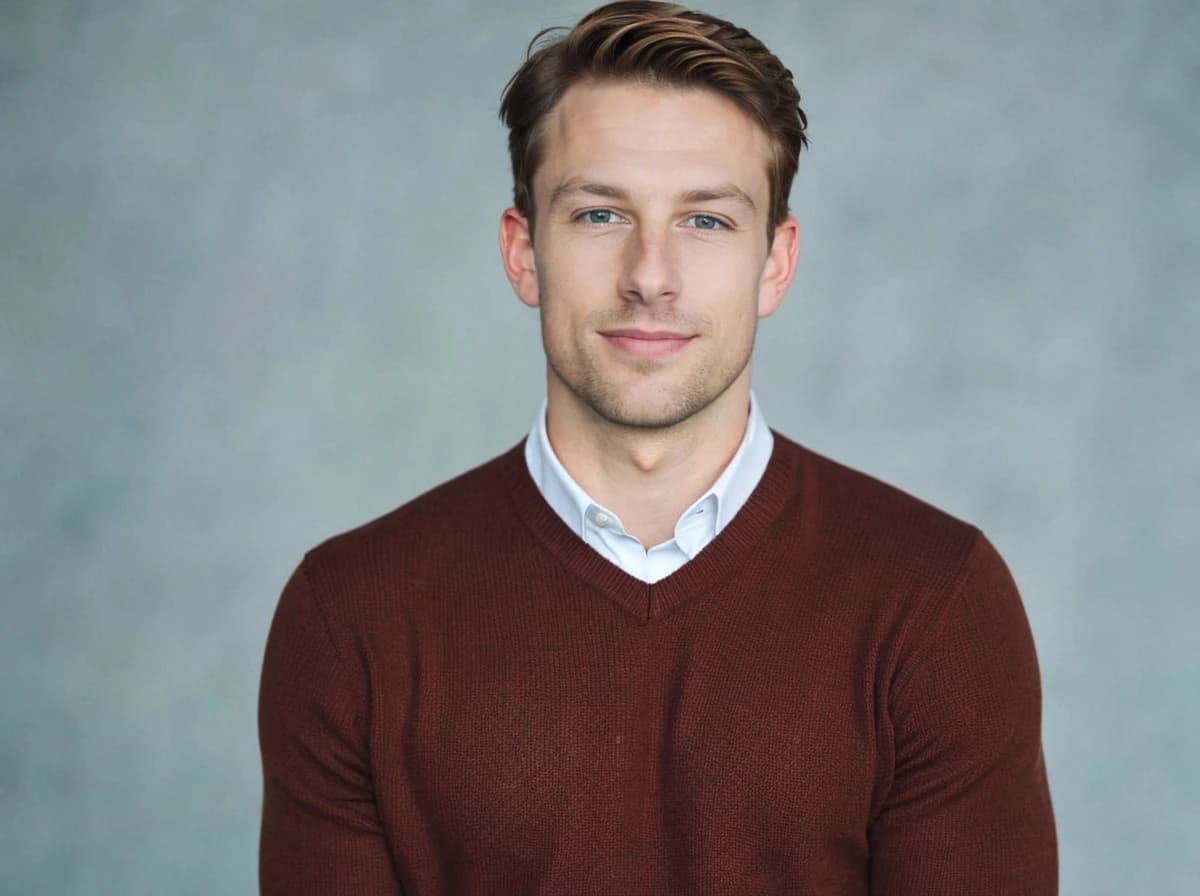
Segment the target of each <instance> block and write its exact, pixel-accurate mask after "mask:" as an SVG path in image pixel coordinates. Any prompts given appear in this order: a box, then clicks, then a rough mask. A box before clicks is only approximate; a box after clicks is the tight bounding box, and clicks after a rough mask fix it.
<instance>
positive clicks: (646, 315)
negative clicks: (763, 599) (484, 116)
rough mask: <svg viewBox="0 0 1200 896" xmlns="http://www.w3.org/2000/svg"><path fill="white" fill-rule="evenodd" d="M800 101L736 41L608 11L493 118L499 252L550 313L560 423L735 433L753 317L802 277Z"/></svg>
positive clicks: (545, 321)
mask: <svg viewBox="0 0 1200 896" xmlns="http://www.w3.org/2000/svg"><path fill="white" fill-rule="evenodd" d="M797 100H798V96H797V93H796V90H795V88H794V86H793V85H792V82H791V75H790V74H789V73H788V72H787V70H786V69H785V68H784V67H783V65H782V64H781V63H780V62H779V61H778V60H777V59H776V58H775V57H774V56H773V55H771V54H770V53H769V52H768V51H767V50H766V49H765V48H764V47H763V46H762V45H761V44H760V43H759V42H758V41H757V40H755V39H754V38H753V37H751V36H750V35H749V34H747V33H746V32H745V31H744V30H742V29H739V28H736V27H735V26H733V25H730V24H729V23H727V22H722V21H720V20H718V19H713V18H711V17H709V16H704V15H701V14H699V13H693V12H689V11H687V10H685V9H683V8H681V7H678V6H673V5H669V4H664V3H647V2H622V3H614V4H611V5H609V6H606V7H602V8H601V9H599V10H596V11H595V12H593V13H591V14H590V15H588V16H586V17H585V18H584V19H583V20H582V21H581V22H580V23H579V24H578V25H576V26H575V28H574V29H572V30H571V31H570V32H569V33H568V34H567V35H566V37H565V38H563V40H562V41H560V42H559V43H557V44H553V45H550V46H546V47H543V48H541V49H540V50H537V51H536V52H534V53H533V54H532V55H531V56H530V58H529V59H528V60H527V62H526V63H525V65H524V66H523V67H522V69H521V70H520V71H519V72H518V73H517V75H516V77H514V79H513V80H512V82H510V84H509V87H508V89H507V91H506V93H505V97H504V102H503V106H502V114H503V115H504V117H505V120H506V121H508V123H509V125H510V127H511V129H512V131H511V134H510V147H511V150H512V154H513V168H514V178H515V187H514V194H515V207H514V208H512V209H509V210H507V211H506V212H505V213H504V216H503V217H502V219H501V248H502V255H503V258H504V263H505V268H506V272H507V273H508V276H509V279H510V281H511V282H512V284H513V288H514V289H515V291H516V292H517V295H518V296H519V297H520V298H521V300H522V301H523V302H525V303H526V304H528V305H531V306H537V307H539V308H540V310H541V321H542V338H543V343H544V346H545V350H546V358H547V362H548V369H549V370H548V372H549V380H548V389H549V398H550V406H551V411H552V416H554V415H557V414H561V413H563V411H560V410H559V409H560V408H564V407H567V408H568V409H569V408H574V410H575V411H576V412H578V414H582V415H583V417H582V418H581V417H579V416H578V414H577V415H576V417H575V419H576V420H579V419H589V418H590V419H597V418H598V419H601V420H604V421H607V422H609V423H612V424H616V425H619V426H626V427H638V428H665V427H671V426H674V425H676V424H679V423H682V422H684V421H686V420H689V419H691V418H693V417H695V416H696V415H697V414H700V413H701V412H703V411H705V410H706V409H710V408H711V409H712V412H713V413H717V414H720V410H721V409H722V408H724V410H725V411H726V412H727V413H728V415H729V419H730V420H732V419H735V418H736V416H737V411H736V409H737V408H738V407H739V406H740V408H741V411H740V413H741V414H742V415H743V416H742V420H743V421H744V413H745V400H746V396H747V394H748V391H749V361H750V354H751V351H752V349H753V345H754V335H755V328H756V324H757V319H758V318H759V317H765V316H766V315H768V314H770V313H771V312H772V311H774V310H775V308H776V307H778V305H779V302H780V301H781V300H782V298H783V293H784V291H785V290H786V289H787V285H788V283H790V281H791V277H792V274H793V272H794V269H795V258H796V251H797V244H798V236H797V225H796V222H795V220H794V219H792V218H791V217H790V216H789V215H788V213H787V195H788V190H789V188H790V184H791V180H792V176H793V175H794V173H795V169H796V159H797V154H798V152H799V149H800V147H801V146H802V145H803V144H804V124H805V122H804V117H803V114H802V113H801V112H800V109H799V106H798V105H797ZM535 218H536V222H537V226H536V236H535V228H534V220H535ZM568 406H569V407H568ZM712 419H716V418H712Z"/></svg>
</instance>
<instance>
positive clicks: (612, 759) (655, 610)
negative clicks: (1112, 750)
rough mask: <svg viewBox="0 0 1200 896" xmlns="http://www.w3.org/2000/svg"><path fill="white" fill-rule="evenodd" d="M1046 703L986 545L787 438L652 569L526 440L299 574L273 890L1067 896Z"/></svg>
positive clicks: (265, 700) (268, 687) (280, 643)
mask: <svg viewBox="0 0 1200 896" xmlns="http://www.w3.org/2000/svg"><path fill="white" fill-rule="evenodd" d="M1040 716H1041V695H1040V687H1039V680H1038V669H1037V660H1036V658H1035V656H1034V648H1033V641H1032V638H1031V636H1030V631H1029V626H1028V623H1027V621H1026V618H1025V614H1024V611H1023V609H1022V607H1021V602H1020V598H1019V597H1018V595H1017V591H1016V589H1015V587H1014V585H1013V582H1012V579H1011V578H1010V576H1009V574H1008V571H1007V570H1006V569H1005V566H1004V563H1003V561H1002V560H1001V559H1000V557H999V556H998V555H997V554H996V551H995V550H994V549H993V548H992V546H991V545H990V544H989V543H988V541H987V540H986V539H985V538H984V537H983V536H982V535H981V534H980V533H979V532H978V531H977V530H975V529H973V528H971V527H969V526H967V525H965V524H963V523H961V522H959V521H957V520H955V519H953V518H951V517H949V516H947V515H945V514H943V513H941V512H940V511H938V510H935V509H933V508H931V507H929V506H928V505H926V504H923V503H921V502H919V501H917V500H915V499H914V498H911V497H909V496H908V495H905V494H903V493H902V492H900V491H897V490H895V489H893V488H891V487H889V486H886V485H883V484H881V483H879V482H877V481H875V480H873V479H871V478H869V477H867V476H864V475H862V474H861V473H857V472H854V471H852V470H849V469H847V468H845V467H842V466H840V465H838V464H836V463H834V462H832V461H830V460H827V459H825V458H823V457H821V456H819V455H816V454H814V453H812V452H810V451H808V450H806V449H804V448H802V447H800V446H799V445H796V444H795V443H793V442H790V441H788V440H787V439H785V438H783V437H782V436H779V435H776V441H775V451H774V455H773V456H772V458H771V463H770V465H769V466H768V468H767V471H766V473H765V474H764V476H763V479H762V481H761V483H760V484H759V486H758V488H757V489H756V490H755V492H754V494H753V495H752V496H751V498H750V500H749V501H748V502H747V504H746V505H745V506H744V507H743V508H742V510H741V511H740V512H739V513H738V514H737V516H736V517H735V518H734V519H733V520H732V521H731V522H730V523H729V525H728V526H727V527H726V528H725V529H724V530H723V531H722V532H721V533H720V535H718V536H717V538H716V540H715V541H713V542H712V543H711V544H710V545H709V546H708V547H707V548H705V549H704V551H702V552H701V553H700V554H699V555H697V556H696V557H695V558H694V559H693V560H691V561H690V562H689V563H687V564H686V565H685V566H683V567H682V568H681V569H680V570H679V571H678V572H676V573H675V574H673V575H671V576H669V577H668V578H666V579H663V580H661V581H659V582H657V583H655V584H652V585H648V584H646V583H644V582H642V581H639V580H637V579H635V578H633V577H631V576H629V575H627V574H625V573H624V572H622V571H621V570H620V569H618V568H617V567H616V566H613V565H612V564H610V563H609V562H608V561H607V560H605V559H603V558H602V557H601V556H600V555H598V554H597V553H595V552H594V551H593V550H592V549H591V548H589V547H587V546H586V545H585V544H584V543H583V542H582V541H581V540H580V539H579V538H578V537H577V536H576V535H575V534H574V533H572V532H571V531H570V530H569V529H568V528H567V527H566V526H565V525H564V524H563V522H562V521H561V520H560V519H559V518H558V517H557V516H556V515H555V513H554V511H553V510H552V509H551V508H550V507H549V506H548V505H547V504H546V503H545V502H544V501H543V500H542V497H541V495H540V494H539V493H538V491H537V488H536V486H535V485H534V483H533V482H532V480H531V479H530V478H529V475H528V473H527V472H526V469H525V464H524V459H523V454H522V450H521V447H520V446H518V447H517V448H515V449H513V450H512V451H510V452H508V453H507V454H505V455H503V456H501V457H499V458H497V459H496V460H493V461H491V462H490V463H488V464H485V465H484V466H482V467H479V468H478V469H475V470H473V471H471V472H469V473H466V474H464V475H463V476H460V477H458V478H457V479H454V480H453V481H451V482H448V483H446V484H445V485H442V486H440V487H438V488H436V489H434V490H433V491H431V492H429V493H427V494H425V495H424V496H422V497H420V498H417V499H416V500H415V501H412V502H411V503H409V504H407V505H405V506H404V507H401V508H400V509H398V510H396V511H393V512H392V513H390V514H388V515H387V516H384V517H382V518H380V519H378V520H376V521H374V522H372V523H370V524H368V525H366V526H364V527H362V528H359V529H356V530H354V531H352V532H349V533H346V534H344V535H340V536H338V537H336V538H334V539H332V540H330V541H328V542H326V543H325V544H323V545H321V546H320V547H318V548H316V549H314V550H313V551H311V552H310V553H309V554H308V555H307V556H306V557H305V559H304V561H303V562H302V563H301V565H300V567H299V568H298V569H297V570H296V572H295V574H294V575H293V576H292V578H291V580H290V581H289V582H288V584H287V587H286V588H285V590H284V592H283V596H282V597H281V599H280V602H279V608H278V610H277V612H276V615H275V620H274V623H273V625H272V627H271V634H270V637H269V640H268V644H267V651H266V659H265V664H264V668H263V678H262V692H261V702H260V737H261V743H262V753H263V765H264V769H265V794H264V805H263V822H262V843H261V855H260V877H261V883H262V889H263V892H264V893H269V894H277V893H278V894H289V896H306V894H311V896H327V894H355V896H376V894H397V893H406V894H410V896H435V894H488V896H496V894H518V893H538V894H593V893H594V894H629V896H643V894H644V896H652V894H693V893H695V894H700V893H703V894H739V896H742V894H820V896H859V894H886V896H908V894H911V896H941V894H945V896H1001V894H1013V896H1016V894H1020V896H1043V894H1052V893H1055V892H1056V891H1057V871H1056V854H1055V833H1054V820H1053V815H1052V812H1051V806H1050V796H1049V792H1048V790H1047V786H1046V775H1045V768H1044V765H1043V761H1042V750H1041V738H1040V723H1041V719H1040Z"/></svg>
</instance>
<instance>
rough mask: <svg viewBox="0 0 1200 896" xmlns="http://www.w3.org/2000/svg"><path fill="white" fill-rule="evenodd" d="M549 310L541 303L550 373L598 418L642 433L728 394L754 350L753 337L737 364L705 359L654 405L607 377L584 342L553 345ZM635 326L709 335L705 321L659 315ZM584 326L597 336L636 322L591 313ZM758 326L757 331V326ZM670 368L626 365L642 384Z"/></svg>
mask: <svg viewBox="0 0 1200 896" xmlns="http://www.w3.org/2000/svg"><path fill="white" fill-rule="evenodd" d="M547 307H548V305H547V303H546V302H545V301H543V303H542V306H541V324H542V345H543V347H544V348H545V352H546V361H547V364H548V365H549V367H550V370H551V373H552V374H553V376H555V377H556V378H557V379H558V380H559V382H561V383H562V384H563V385H564V386H565V387H566V388H567V389H568V390H569V391H570V392H571V393H572V394H574V395H575V397H576V398H578V399H579V400H580V401H581V402H583V403H584V404H585V405H587V407H588V408H590V409H591V411H592V412H593V413H594V414H596V415H597V416H598V417H600V418H601V419H602V420H604V421H606V422H607V423H610V424H612V425H614V426H619V427H623V428H629V429H639V430H647V429H652V430H661V429H670V428H672V427H675V426H678V425H680V424H681V423H684V422H685V421H687V420H689V419H691V418H692V417H694V416H695V415H696V414H699V413H700V412H701V411H703V410H704V409H705V408H707V407H709V406H710V405H711V404H713V402H715V401H716V400H717V399H719V398H720V397H721V396H722V395H724V394H725V392H726V391H728V389H729V388H730V386H732V385H733V384H734V383H735V382H736V381H737V379H738V377H739V376H741V374H742V372H743V371H744V370H745V369H746V366H747V365H748V364H749V363H750V356H751V350H752V349H753V345H754V337H753V334H752V335H751V339H750V342H749V345H748V347H747V348H746V350H745V351H744V353H743V354H742V355H741V356H739V357H738V358H736V359H734V362H733V363H731V364H728V365H726V366H724V367H720V366H718V361H717V359H712V358H704V357H701V358H700V359H698V360H697V361H695V362H694V363H693V366H692V369H691V370H689V371H688V372H687V375H686V376H685V377H684V379H683V381H682V382H679V383H664V384H663V387H662V388H661V390H659V391H660V394H659V396H658V397H656V399H655V400H653V401H648V400H645V399H642V400H635V399H633V398H632V397H631V396H630V395H629V394H628V393H629V392H630V391H632V390H631V389H630V388H629V387H628V386H627V385H624V384H622V383H619V382H617V381H615V380H613V379H611V378H608V377H606V376H605V375H604V373H603V369H602V366H603V365H602V363H601V360H602V359H601V358H600V357H599V356H598V352H596V351H595V350H593V349H592V348H590V347H589V346H588V345H586V344H585V342H584V338H585V337H583V336H582V335H580V334H579V333H574V332H572V333H571V334H569V336H568V342H567V344H566V346H564V347H560V346H559V345H558V344H556V343H555V340H554V339H553V337H552V334H553V331H554V328H553V327H552V326H551V322H550V321H549V319H548V318H549V316H550V315H552V314H553V312H552V311H551V312H547V310H546V309H547ZM550 307H552V306H550ZM636 323H637V325H640V326H659V327H662V328H664V329H681V330H686V331H687V332H694V333H699V334H701V335H700V336H699V337H698V338H700V339H704V338H705V336H706V334H707V333H708V332H710V327H709V325H708V321H707V319H705V318H688V319H684V318H682V317H680V316H678V315H657V316H655V317H654V318H652V319H651V320H649V321H647V320H646V319H644V318H643V319H641V320H640V321H638V322H636ZM585 324H586V326H585V328H584V332H585V333H594V332H595V331H596V330H598V329H607V328H616V327H621V326H632V325H634V324H635V322H634V321H631V320H625V319H622V317H621V316H620V315H618V314H612V313H607V312H593V313H592V314H589V315H588V317H587V318H586V320H585ZM755 326H756V327H757V321H755ZM695 348H696V347H695V346H688V347H685V348H684V349H683V351H684V352H688V351H694V350H695ZM667 363H670V362H664V361H659V360H657V359H653V358H647V359H642V360H631V361H628V362H626V365H625V367H626V369H627V370H629V371H631V372H632V374H633V377H634V378H635V379H638V378H642V377H651V376H653V375H654V374H655V373H656V372H658V371H660V370H662V369H663V367H664V366H665V365H666V364H667ZM676 363H677V362H676ZM638 391H639V392H640V391H643V390H640V389H639V390H638Z"/></svg>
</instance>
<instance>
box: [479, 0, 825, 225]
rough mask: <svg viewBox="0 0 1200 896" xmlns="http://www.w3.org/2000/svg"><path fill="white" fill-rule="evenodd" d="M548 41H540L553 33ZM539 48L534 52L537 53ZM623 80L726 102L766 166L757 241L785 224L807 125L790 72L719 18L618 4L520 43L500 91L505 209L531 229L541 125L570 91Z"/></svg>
mask: <svg viewBox="0 0 1200 896" xmlns="http://www.w3.org/2000/svg"><path fill="white" fill-rule="evenodd" d="M561 31H566V34H565V35H561V36H560V37H559V38H558V39H552V40H550V41H548V42H547V41H545V39H546V38H547V37H548V36H551V35H553V34H554V33H555V32H561ZM539 45H540V46H539ZM585 81H590V82H601V83H603V82H606V81H609V82H612V81H618V82H619V81H632V82H634V83H640V84H648V85H663V86H668V87H682V88H701V89H705V90H711V91H714V92H715V93H718V94H720V95H721V96H724V97H727V98H728V99H730V100H732V101H733V102H734V103H735V104H736V105H737V106H738V108H740V109H741V110H742V111H743V112H745V113H746V114H748V115H749V116H750V117H751V118H752V119H753V120H754V121H755V122H757V123H758V125H759V126H760V127H761V128H762V129H763V131H764V132H765V133H766V134H767V137H768V138H769V142H770V147H771V157H770V160H769V162H768V165H767V181H768V184H769V187H770V194H771V202H770V209H769V214H768V216H767V217H768V221H767V235H768V237H771V236H773V235H774V231H775V227H776V226H778V225H779V224H780V223H782V222H783V220H784V219H785V218H786V217H787V215H788V194H789V192H790V191H791V188H792V178H793V177H795V174H796V165H797V162H798V160H799V157H800V150H801V149H803V148H804V147H805V146H807V145H808V138H807V136H806V134H805V129H806V128H807V126H808V119H807V118H806V117H805V115H804V110H803V109H801V108H800V93H799V91H797V90H796V86H795V84H793V83H792V73H791V72H790V71H789V70H788V69H787V68H786V67H785V66H784V64H783V63H782V62H780V61H779V59H778V57H776V56H775V54H774V53H772V52H771V51H770V50H768V49H767V48H766V47H765V46H763V44H762V42H761V41H759V40H758V38H756V37H754V35H752V34H750V32H748V31H746V29H744V28H739V27H737V26H736V25H733V24H732V23H730V22H727V21H725V20H724V19H718V18H716V17H714V16H710V15H707V14H705V13H701V12H695V11H694V10H690V9H687V8H686V7H683V6H677V5H676V4H674V3H658V2H652V0H618V2H616V3H609V4H607V5H605V6H601V7H599V8H598V9H595V10H593V11H592V12H590V13H588V14H587V15H586V16H584V17H583V18H582V19H580V20H579V23H578V24H576V25H575V27H574V28H571V29H570V30H567V29H565V28H547V29H545V30H543V31H540V32H539V33H538V34H537V35H535V36H534V38H533V40H532V41H530V43H529V48H528V50H527V52H526V58H525V62H524V64H522V66H521V67H520V68H519V69H518V70H517V73H516V74H515V75H513V77H512V79H511V80H510V81H509V82H508V84H507V86H505V88H504V93H503V96H502V98H501V101H500V119H501V120H502V121H503V122H504V124H505V125H506V126H507V127H508V151H509V155H510V156H511V158H512V172H513V205H514V206H516V209H517V211H519V212H520V213H521V214H522V215H524V216H525V217H526V218H527V219H528V220H529V222H530V225H531V226H532V225H533V220H534V214H533V213H534V206H533V177H534V174H535V173H536V172H537V170H538V166H539V165H540V164H541V162H542V158H543V156H544V153H545V147H544V145H543V138H544V130H545V123H546V119H547V118H548V116H549V115H550V113H551V112H552V111H553V109H554V107H555V106H556V105H557V104H558V101H559V100H560V99H562V96H563V94H564V93H565V92H566V91H567V89H568V88H569V87H571V86H573V85H575V84H578V83H580V82H585Z"/></svg>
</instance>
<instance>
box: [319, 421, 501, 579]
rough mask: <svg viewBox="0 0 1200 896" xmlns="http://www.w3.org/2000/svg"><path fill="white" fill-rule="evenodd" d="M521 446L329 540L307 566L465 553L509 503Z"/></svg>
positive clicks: (322, 544) (326, 565)
mask: <svg viewBox="0 0 1200 896" xmlns="http://www.w3.org/2000/svg"><path fill="white" fill-rule="evenodd" d="M522 447H523V443H518V444H517V445H516V446H515V447H513V448H511V449H509V450H508V451H506V452H504V453H503V454H500V455H498V456H496V457H493V458H491V459H490V460H488V461H485V462H484V463H482V464H480V465H478V466H476V467H474V468H472V469H470V470H467V471H466V472H464V473H460V474H459V475H457V476H455V477H453V478H452V479H449V480H447V481H445V482H443V483H441V484H440V485H437V486H434V487H433V488H431V489H429V490H428V491H426V492H424V493H423V494H421V495H418V496H417V497H415V498H413V499H411V500H410V501H407V502H406V503H404V504H402V505H400V506H399V507H396V508H395V509H394V510H391V511H388V512H387V513H385V514H383V515H381V516H379V517H376V518H375V519H373V520H370V521H369V522H366V523H363V524H361V525H359V526H356V527H354V528H353V529H349V530H347V531H345V532H341V533H339V534H337V535H334V536H332V537H330V538H328V539H326V540H325V541H323V542H321V543H320V544H318V545H317V546H316V547H314V548H312V549H311V550H309V551H308V552H307V554H306V555H305V563H307V564H309V565H314V564H315V565H320V566H323V567H327V568H328V567H331V566H340V567H345V566H346V565H348V564H360V563H363V562H364V561H369V560H370V559H371V558H372V557H373V556H376V555H386V556H393V555H395V554H397V553H403V554H407V555H409V556H413V557H416V556H425V557H428V556H429V555H430V553H431V552H435V551H436V550H437V548H438V547H439V546H441V547H443V548H444V547H446V546H448V545H457V546H458V548H459V549H462V548H463V547H464V546H466V545H469V544H470V543H471V541H472V540H473V539H474V538H476V537H477V534H479V533H482V532H485V531H486V530H488V529H489V527H493V526H494V525H495V523H496V519H497V516H498V515H499V514H500V513H502V512H503V510H504V508H505V507H506V506H507V505H508V502H509V489H510V484H509V483H510V479H511V477H512V476H513V475H514V473H515V472H516V470H515V469H514V468H515V467H517V466H518V465H520V464H521V463H523V460H522V458H523V454H522Z"/></svg>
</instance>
